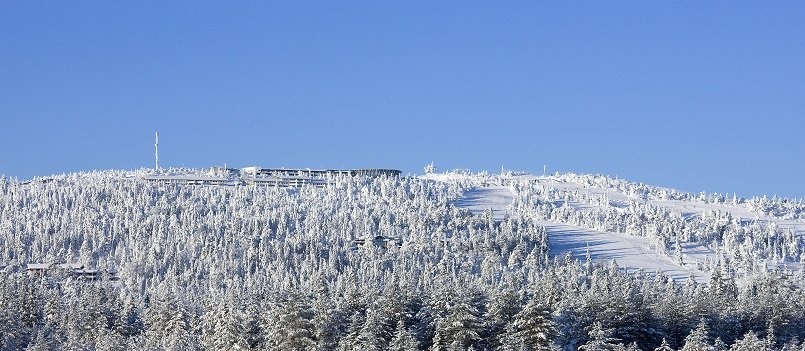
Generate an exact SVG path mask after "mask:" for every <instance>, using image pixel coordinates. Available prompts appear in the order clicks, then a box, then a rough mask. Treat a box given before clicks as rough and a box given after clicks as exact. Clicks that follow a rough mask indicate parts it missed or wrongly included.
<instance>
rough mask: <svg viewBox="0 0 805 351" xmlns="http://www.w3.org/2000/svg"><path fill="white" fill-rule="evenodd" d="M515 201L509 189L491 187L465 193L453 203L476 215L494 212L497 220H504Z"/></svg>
mask: <svg viewBox="0 0 805 351" xmlns="http://www.w3.org/2000/svg"><path fill="white" fill-rule="evenodd" d="M512 201H514V194H512V192H511V190H510V189H509V188H508V187H504V186H489V187H478V188H474V189H472V190H470V191H467V192H466V193H464V196H463V197H461V198H460V199H457V200H455V201H454V202H453V205H455V206H457V207H460V208H466V209H468V210H470V211H472V212H473V213H475V214H483V213H484V212H485V211H486V210H492V214H493V215H494V217H495V220H498V221H499V220H503V219H504V218H505V217H506V214H507V213H509V207H510V206H511V204H512Z"/></svg>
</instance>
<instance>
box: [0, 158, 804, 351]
mask: <svg viewBox="0 0 805 351" xmlns="http://www.w3.org/2000/svg"><path fill="white" fill-rule="evenodd" d="M145 172H146V171H144V170H143V171H135V172H126V171H99V172H90V173H78V174H69V175H61V176H54V177H50V178H39V179H34V180H33V181H31V182H25V183H22V182H19V181H16V180H9V179H6V178H3V179H2V180H0V266H2V273H0V275H1V276H2V278H3V279H2V283H0V342H1V343H2V344H0V347H2V349H3V350H196V349H198V350H202V349H203V350H362V351H363V350H551V349H555V350H805V343H802V340H805V273H803V266H805V240H804V239H803V227H805V222H800V221H801V220H802V219H803V217H805V203H803V202H802V201H801V200H793V199H783V198H778V197H771V198H769V197H763V198H752V199H743V198H739V197H737V196H734V195H721V194H687V193H683V192H679V191H676V190H672V189H666V188H659V187H653V186H649V185H645V184H640V183H634V182H629V181H625V180H621V179H614V178H611V177H606V176H598V175H575V174H557V175H555V176H542V177H537V176H530V175H522V174H510V173H507V174H498V175H489V174H486V173H483V174H468V173H462V174H457V173H453V174H439V175H432V176H430V177H428V176H424V177H378V178H369V177H362V176H355V177H350V176H338V177H332V178H331V179H329V185H326V186H323V187H316V186H303V187H301V188H282V187H260V186H258V187H254V186H245V185H241V186H206V185H198V186H193V185H177V184H161V183H155V182H148V181H146V180H144V179H143V177H142V175H144V174H145ZM490 187H495V189H502V191H505V192H507V194H510V195H509V196H511V198H512V201H511V204H510V205H508V207H507V208H506V212H507V213H506V215H505V216H502V218H499V217H497V216H495V214H494V213H493V210H492V209H489V210H486V211H477V210H475V211H473V210H471V209H468V208H464V207H463V206H461V203H460V201H459V200H460V199H461V198H462V197H463V196H465V194H467V193H468V192H471V191H473V190H474V189H481V188H490ZM551 224H555V225H562V226H565V227H572V228H577V231H578V233H579V234H577V235H575V234H574V235H575V236H574V237H573V238H574V240H576V241H575V242H573V243H569V242H567V239H564V238H566V237H562V238H563V240H564V241H563V242H562V243H558V242H555V241H556V240H553V241H552V238H556V237H557V236H555V235H558V234H557V233H556V232H554V231H552V229H551V228H552V227H550V225H551ZM565 227H563V228H565ZM574 233H575V232H574ZM594 233H597V234H596V235H600V236H604V235H610V236H612V237H613V238H614V236H613V235H616V234H617V235H619V236H618V237H619V238H627V239H621V240H633V242H635V243H641V244H640V245H643V244H642V243H645V245H644V246H646V250H649V251H650V252H651V255H655V256H652V257H655V261H657V262H660V261H661V262H664V263H663V264H666V265H668V266H674V267H678V268H679V270H680V271H682V272H688V273H689V274H688V277H679V276H678V275H677V276H672V275H669V274H666V273H664V272H662V271H659V270H658V267H655V266H651V265H650V264H647V265H646V266H645V267H628V268H629V269H626V267H622V266H621V264H620V263H619V262H618V260H617V259H616V260H609V259H604V258H606V257H609V256H605V254H606V253H604V252H600V253H599V252H596V251H595V246H594V245H595V243H594V242H585V235H588V234H590V235H592V234H594ZM612 240H613V241H614V240H615V239H612ZM577 243H583V245H586V250H585V249H584V248H580V246H579V245H575V244H577ZM571 244H573V245H575V246H573V245H571ZM563 245H564V246H563ZM571 246H573V247H576V251H564V250H562V248H565V247H571ZM579 252H582V253H581V254H579ZM609 254H611V252H609ZM647 262H649V261H647ZM39 263H53V264H60V263H78V264H82V265H84V267H87V268H88V269H97V270H99V271H101V272H109V273H108V274H102V275H100V278H99V279H87V278H86V277H85V276H80V275H75V274H70V271H65V270H62V269H59V268H50V269H47V270H46V271H45V272H31V271H29V269H28V266H27V265H28V264H39ZM663 267H664V266H663Z"/></svg>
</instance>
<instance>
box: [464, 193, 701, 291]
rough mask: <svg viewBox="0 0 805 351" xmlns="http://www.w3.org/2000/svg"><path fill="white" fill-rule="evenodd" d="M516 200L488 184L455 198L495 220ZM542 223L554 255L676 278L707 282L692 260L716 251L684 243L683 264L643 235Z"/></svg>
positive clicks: (466, 206)
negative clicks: (490, 214)
mask: <svg viewBox="0 0 805 351" xmlns="http://www.w3.org/2000/svg"><path fill="white" fill-rule="evenodd" d="M513 200H514V194H513V193H512V192H511V190H510V189H509V188H508V187H505V186H487V187H477V188H474V189H472V190H469V191H467V192H466V193H465V194H464V196H463V197H462V198H460V199H457V200H455V201H454V202H453V204H454V205H455V206H457V207H461V208H466V209H469V210H470V211H472V212H473V213H475V214H478V215H480V214H483V213H484V211H486V210H490V209H491V210H492V212H493V214H494V216H495V219H496V220H501V219H503V218H504V217H505V215H506V214H507V213H509V208H510V206H511V204H512V201H513ZM579 206H581V207H583V206H584V205H583V204H579ZM540 224H542V225H543V226H544V227H545V229H546V230H547V232H548V240H549V242H550V245H551V248H550V249H551V252H553V254H554V255H555V256H563V255H565V254H566V253H568V252H569V253H570V254H572V255H573V256H574V257H575V258H577V259H579V260H582V261H584V260H586V257H587V254H588V252H589V255H590V257H591V258H592V260H593V261H596V262H610V261H612V260H613V259H614V260H615V261H616V262H617V263H618V265H619V266H620V267H621V268H623V269H626V270H629V271H636V270H638V269H644V270H645V271H647V272H650V273H654V272H656V271H658V270H659V271H662V272H663V273H664V274H666V275H668V276H670V277H673V278H674V279H676V280H685V279H687V278H688V277H689V276H693V277H694V278H695V279H696V280H697V281H699V282H705V281H707V280H708V279H709V275H708V274H706V273H704V272H701V271H698V270H696V269H695V268H693V267H694V265H693V263H695V262H702V261H704V258H705V257H706V256H708V255H712V254H713V253H712V251H711V250H710V249H709V248H706V247H702V246H699V245H686V246H683V257H684V261H686V262H688V263H689V264H687V265H685V266H680V265H678V264H676V263H675V262H674V260H673V259H672V258H671V257H669V256H667V255H665V254H661V253H659V252H657V251H656V250H655V249H653V248H651V246H650V244H649V243H648V241H647V240H646V239H644V238H640V237H634V236H629V235H625V234H619V233H610V232H601V231H596V230H592V229H585V228H580V227H576V226H572V225H567V224H562V223H555V222H550V221H541V222H540Z"/></svg>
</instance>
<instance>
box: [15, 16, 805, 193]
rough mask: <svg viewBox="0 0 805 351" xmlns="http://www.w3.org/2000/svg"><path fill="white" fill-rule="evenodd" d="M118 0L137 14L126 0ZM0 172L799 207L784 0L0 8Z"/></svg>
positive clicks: (801, 94)
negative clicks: (437, 171) (422, 177)
mask: <svg viewBox="0 0 805 351" xmlns="http://www.w3.org/2000/svg"><path fill="white" fill-rule="evenodd" d="M135 3H136V4H135ZM0 122H2V132H0V150H2V151H0V174H5V175H7V176H11V177H18V178H21V179H27V178H30V177H33V176H38V175H50V174H54V173H62V172H71V171H79V170H92V169H109V168H115V169H134V168H140V167H151V166H152V164H153V137H154V136H153V134H154V131H155V130H159V132H160V137H161V140H160V149H161V150H160V151H161V152H160V156H161V157H160V159H161V163H162V164H163V165H165V166H187V167H208V166H211V165H222V164H224V163H226V164H227V165H229V166H235V167H242V166H248V165H261V166H264V167H311V168H318V167H328V168H329V167H388V168H398V169H401V170H403V171H404V172H406V173H407V172H411V173H421V172H422V167H423V166H424V165H425V164H426V163H427V162H430V161H435V162H436V164H437V166H439V167H440V168H442V169H452V168H469V169H473V170H482V169H487V170H490V171H498V170H500V168H501V166H503V167H505V168H507V169H516V170H531V171H535V172H539V173H541V172H542V167H543V165H545V164H547V166H548V169H549V171H556V170H559V171H575V172H592V173H604V174H609V175H613V176H614V175H617V176H619V177H623V178H628V179H632V180H636V181H642V182H646V183H650V184H655V185H663V186H672V187H676V188H679V189H682V190H686V191H692V192H698V191H707V192H733V191H734V192H737V193H738V194H740V195H743V196H752V195H758V194H770V195H771V194H781V195H785V196H789V197H805V182H803V179H805V177H803V173H804V171H805V158H803V156H805V153H804V152H803V151H805V147H803V132H805V3H803V2H794V1H779V2H777V1H775V2H767V1H744V2H736V1H589V2H586V1H585V2H568V1H549V2H538V1H523V2H489V1H480V2H475V1H423V2H411V1H400V2H391V1H366V2H357V1H339V2H336V1H320V2H319V1H317V2H314V1H254V2H251V1H237V2H230V1H214V2H211V1H186V2H165V1H154V2H150V3H147V2H139V1H136V2H135V1H130V2H123V1H104V2H99V1H58V2H50V3H47V2H32V1H4V2H2V3H0Z"/></svg>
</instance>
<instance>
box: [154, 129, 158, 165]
mask: <svg viewBox="0 0 805 351" xmlns="http://www.w3.org/2000/svg"><path fill="white" fill-rule="evenodd" d="M154 161H155V165H156V168H154V169H155V170H157V171H158V170H159V132H157V134H156V142H155V143H154Z"/></svg>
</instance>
